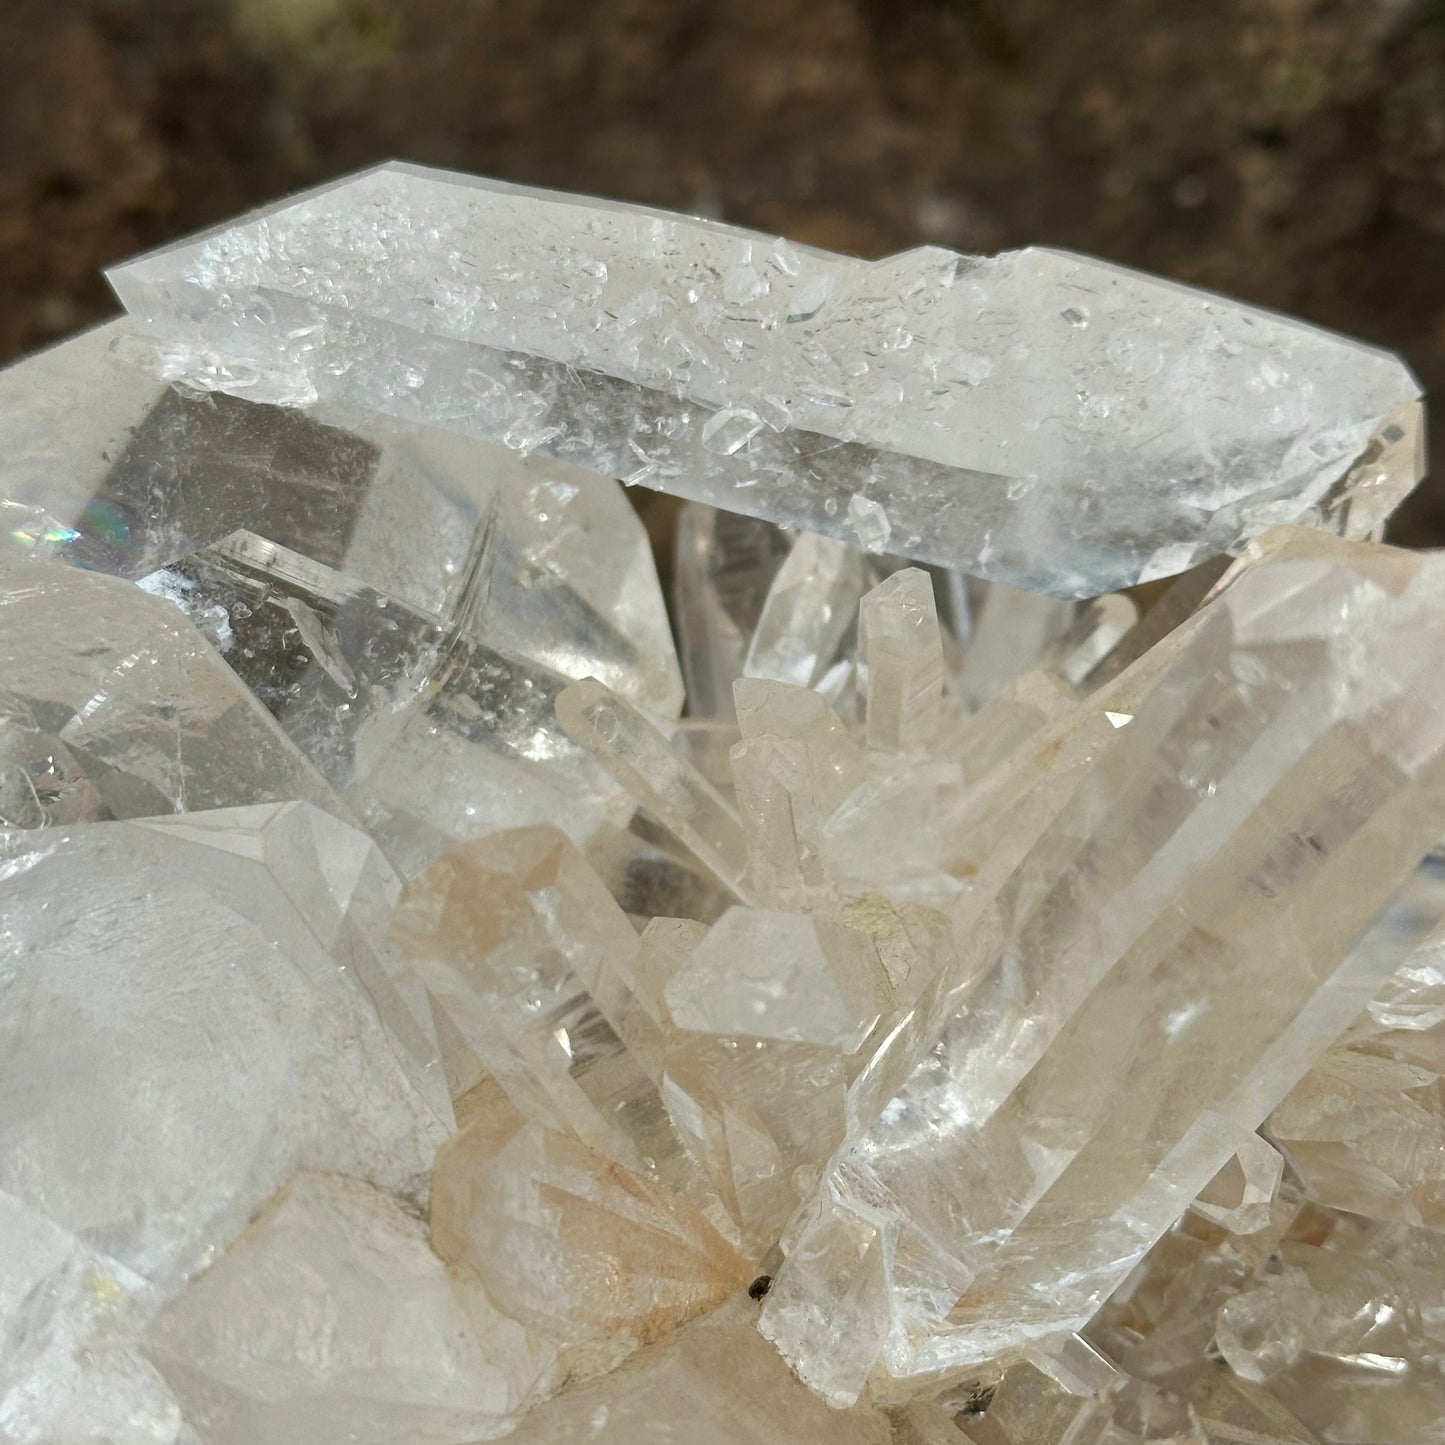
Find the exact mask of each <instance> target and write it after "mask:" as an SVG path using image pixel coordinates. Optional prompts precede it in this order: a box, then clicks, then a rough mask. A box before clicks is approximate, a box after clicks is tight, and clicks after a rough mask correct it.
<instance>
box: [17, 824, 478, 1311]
mask: <svg viewBox="0 0 1445 1445" xmlns="http://www.w3.org/2000/svg"><path fill="white" fill-rule="evenodd" d="M0 877H3V879H4V885H3V886H4V895H5V910H4V914H3V918H0V979H3V980H4V981H5V984H6V989H5V993H6V997H7V1000H8V1006H7V1007H6V1008H5V1009H4V1010H3V1011H0V1190H3V1191H7V1192H8V1193H10V1194H12V1195H14V1196H15V1197H16V1198H17V1199H18V1200H20V1201H21V1202H22V1203H23V1204H25V1205H26V1206H28V1207H29V1208H31V1209H33V1210H35V1211H37V1212H38V1213H40V1214H42V1215H45V1216H47V1217H48V1218H50V1219H51V1220H53V1221H54V1222H55V1223H56V1224H57V1225H59V1226H61V1227H62V1228H64V1229H66V1230H68V1231H69V1232H70V1233H71V1234H73V1235H74V1236H75V1237H76V1238H77V1239H78V1240H80V1241H81V1242H82V1243H83V1244H85V1245H86V1246H87V1247H89V1248H90V1249H93V1250H95V1251H97V1252H98V1253H101V1254H104V1255H107V1256H108V1257H110V1258H112V1259H114V1260H116V1261H118V1262H119V1263H120V1264H121V1265H123V1266H124V1267H125V1268H126V1269H128V1270H130V1271H131V1272H133V1273H134V1274H136V1275H138V1276H140V1277H142V1278H143V1279H145V1280H147V1281H149V1282H150V1283H151V1284H153V1285H155V1286H157V1287H159V1288H163V1289H171V1288H174V1287H175V1286H176V1285H177V1284H179V1283H180V1282H181V1281H183V1280H184V1279H185V1278H186V1277H187V1276H188V1275H189V1274H191V1273H192V1272H193V1271H195V1270H196V1269H197V1268H199V1267H200V1266H201V1265H202V1264H203V1263H204V1262H205V1260H206V1259H207V1257H208V1255H209V1254H210V1252H211V1251H213V1250H214V1249H216V1248H218V1247H220V1246H223V1245H225V1244H226V1243H227V1242H228V1241H229V1240H230V1238H231V1237H232V1236H233V1235H234V1234H235V1232H236V1231H237V1230H239V1229H240V1228H241V1227H242V1226H244V1224H245V1223H246V1221H247V1220H248V1219H249V1218H250V1217H251V1215H252V1214H253V1213H254V1212H255V1211H256V1209H257V1208H259V1207H260V1205H261V1204H263V1203H264V1202H265V1201H266V1199H267V1198H268V1197H269V1196H270V1195H271V1194H272V1193H273V1192H274V1191H275V1190H276V1189H277V1188H279V1187H280V1186H281V1185H282V1184H284V1183H285V1181H286V1180H287V1179H288V1178H289V1177H290V1175H291V1173H292V1172H293V1171H294V1170H295V1169H297V1168H298V1167H301V1166H307V1167H313V1168H326V1169H337V1170H342V1171H346V1172H350V1173H354V1174H357V1175H360V1176H362V1177H365V1178H369V1179H372V1180H374V1181H375V1182H376V1183H378V1184H380V1185H383V1186H385V1187H388V1188H391V1189H395V1190H398V1191H405V1190H410V1191H417V1190H419V1189H422V1188H423V1187H424V1184H425V1180H426V1177H427V1174H428V1172H429V1170H430V1168H431V1164H432V1159H433V1156H434V1154H435V1151H436V1147H437V1145H438V1144H439V1143H440V1142H441V1141H442V1140H443V1139H444V1138H445V1137H446V1134H447V1132H448V1130H449V1129H450V1127H451V1118H450V1110H449V1108H448V1106H447V1100H446V1096H445V1093H444V1092H442V1091H441V1089H440V1087H439V1086H440V1083H441V1080H440V1076H439V1071H437V1070H436V1069H435V1068H432V1069H430V1070H429V1069H428V1068H427V1066H426V1060H425V1059H424V1058H421V1057H417V1054H419V1053H422V1052H424V1050H425V1048H426V1039H425V1035H424V1034H422V1033H420V1032H419V1031H418V1028H417V1025H416V1024H415V1022H414V1021H413V1016H412V1014H411V1012H410V1010H409V1009H408V1007H407V1003H406V999H405V995H404V993H403V992H402V991H400V990H398V989H397V988H396V987H395V985H394V984H392V982H391V978H390V975H389V973H388V971H387V967H386V965H385V964H384V963H382V962H381V961H380V960H378V958H377V956H376V955H375V953H374V952H373V951H372V945H371V943H370V941H369V939H368V937H367V936H366V935H367V934H368V933H372V932H373V930H374V929H375V926H376V922H377V917H378V916H380V917H381V918H384V917H385V916H386V908H387V906H388V905H387V900H386V899H385V896H384V895H385V894H386V893H387V892H389V893H390V895H391V897H392V898H394V897H395V894H396V890H397V884H396V880H395V878H394V876H393V875H391V874H390V871H389V870H387V869H386V868H385V865H384V864H382V863H381V861H380V859H379V858H378V857H377V855H376V853H375V850H374V849H373V847H372V845H371V844H370V843H369V842H368V841H367V840H366V838H365V837H364V836H363V835H361V834H359V833H357V832H356V831H355V830H354V829H352V828H349V827H347V826H345V825H344V824H342V823H340V822H338V821H337V820H335V819H333V818H330V817H328V816H327V815H325V814H322V813H320V812H318V811H317V810H315V809H313V808H310V807H308V806H307V805H304V804H294V803H293V804H281V805H278V806H268V807H258V808H246V809H236V810H223V811H215V812H208V813H197V814H186V815H182V816H180V817H175V818H160V819H153V820H147V821H144V822H134V823H103V824H96V825H89V826H78V827H74V828H48V829H44V830H40V831H37V832H8V833H0ZM377 892H380V893H381V894H382V895H383V897H382V898H380V899H377V898H376V897H375V896H374V895H375V894H376V893H377ZM368 895H373V896H372V897H370V898H369V897H368ZM358 923H360V924H362V925H366V927H365V928H362V927H358V926H357V925H358ZM407 1039H411V1040H413V1041H414V1045H415V1052H412V1051H409V1050H408V1049H407V1048H406V1047H405V1045H404V1041H405V1040H407ZM117 1101H124V1108H123V1111H122V1112H121V1115H120V1122H119V1123H118V1122H117V1120H116V1103H117ZM0 1268H3V1264H0Z"/></svg>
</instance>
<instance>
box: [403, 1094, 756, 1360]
mask: <svg viewBox="0 0 1445 1445" xmlns="http://www.w3.org/2000/svg"><path fill="white" fill-rule="evenodd" d="M478 1094H479V1095H480V1097H478V1098H475V1099H473V1100H472V1101H471V1102H470V1103H469V1105H468V1109H469V1118H468V1121H467V1122H466V1123H465V1124H464V1125H463V1127H462V1128H461V1129H460V1130H459V1131H458V1133H457V1134H456V1135H454V1136H453V1138H451V1139H450V1140H448V1142H447V1143H446V1144H445V1145H444V1146H443V1147H442V1149H441V1150H440V1151H439V1152H438V1155H437V1165H436V1170H435V1173H434V1174H433V1176H432V1192H431V1237H432V1244H433V1246H434V1248H435V1249H436V1251H437V1253H438V1254H439V1255H441V1257H442V1258H443V1259H444V1260H446V1262H447V1263H448V1264H449V1265H450V1266H451V1267H452V1268H453V1270H454V1271H455V1272H457V1273H459V1274H461V1275H464V1276H466V1277H468V1278H472V1279H477V1280H480V1281H481V1283H482V1284H483V1285H484V1286H485V1288H486V1290H487V1294H488V1296H489V1298H491V1299H492V1300H494V1301H495V1302H496V1303H497V1304H498V1305H499V1306H500V1307H501V1308H502V1309H503V1310H504V1311H505V1312H506V1313H507V1314H508V1315H509V1316H511V1317H512V1318H513V1319H516V1320H519V1321H521V1322H522V1323H523V1324H524V1325H526V1326H527V1327H528V1328H529V1329H530V1330H532V1331H534V1332H535V1333H536V1334H537V1335H538V1336H539V1337H540V1338H542V1339H546V1340H550V1341H552V1342H553V1343H554V1344H555V1345H556V1347H557V1349H558V1350H559V1352H560V1354H561V1359H562V1364H563V1368H564V1369H565V1370H566V1371H567V1373H568V1375H569V1376H570V1377H571V1378H581V1377H585V1376H588V1375H593V1374H598V1373H601V1372H603V1371H605V1370H607V1369H610V1368H612V1367H613V1366H615V1365H616V1364H617V1363H618V1362H619V1361H620V1360H621V1359H622V1358H624V1357H625V1356H626V1355H628V1354H630V1353H631V1352H632V1351H633V1350H634V1349H636V1348H637V1347H638V1346H639V1345H643V1344H646V1343H648V1342H649V1341H651V1340H654V1339H658V1338H660V1337H661V1336H663V1335H665V1334H667V1333H668V1332H669V1331H670V1330H672V1329H675V1328H676V1327H677V1326H678V1325H680V1324H682V1323H684V1322H685V1321H687V1320H689V1319H691V1318H692V1317H693V1316H694V1315H698V1314H703V1313H706V1312H707V1311H708V1310H710V1309H713V1308H715V1307H716V1306H718V1305H719V1304H721V1303H722V1302H723V1301H724V1300H725V1299H727V1298H728V1296H729V1295H734V1294H737V1293H738V1292H739V1291H741V1290H743V1289H745V1288H746V1287H747V1284H748V1282H749V1280H750V1279H751V1278H752V1274H751V1273H750V1272H749V1267H748V1266H747V1265H746V1264H745V1263H744V1261H743V1260H742V1259H741V1258H740V1257H739V1256H738V1254H737V1253H736V1251H734V1250H733V1249H732V1248H731V1246H730V1245H729V1244H728V1243H727V1242H726V1241H725V1240H724V1239H723V1238H722V1236H721V1235H719V1234H718V1232H717V1230H715V1229H714V1228H713V1227H712V1225H711V1224H709V1223H708V1221H707V1219H706V1218H705V1217H704V1216H703V1215H702V1213H701V1212H700V1211H699V1210H698V1209H697V1207H696V1206H695V1205H692V1204H690V1203H689V1202H688V1201H687V1200H686V1199H684V1198H683V1197H682V1196H680V1195H678V1194H674V1193H673V1192H672V1191H670V1190H668V1189H665V1188H662V1187H660V1186H659V1185H657V1184H654V1183H652V1182H651V1181H650V1180H648V1179H646V1178H644V1177H642V1176H641V1175H638V1174H634V1173H632V1172H631V1171H630V1170H627V1169H624V1168H623V1167H622V1166H621V1165H619V1164H617V1163H615V1162H613V1161H612V1160H610V1159H608V1158H606V1157H605V1156H604V1155H601V1154H597V1153H594V1152H593V1151H592V1150H590V1149H588V1148H587V1147H586V1146H585V1145H583V1144H581V1143H579V1142H578V1141H577V1140H576V1139H574V1138H570V1137H568V1136H567V1135H564V1134H559V1133H557V1132H555V1131H553V1130H551V1129H547V1128H545V1127H544V1126H543V1125H541V1124H539V1123H536V1122H529V1121H528V1120H527V1119H525V1118H523V1117H522V1116H521V1115H520V1114H518V1113H517V1112H516V1110H515V1109H514V1108H513V1107H512V1106H511V1104H510V1103H509V1102H508V1101H507V1099H506V1096H505V1095H504V1094H502V1092H501V1090H500V1089H498V1088H497V1087H496V1086H495V1085H494V1084H490V1083H488V1084H483V1085H482V1086H481V1088H480V1090H479V1091H478Z"/></svg>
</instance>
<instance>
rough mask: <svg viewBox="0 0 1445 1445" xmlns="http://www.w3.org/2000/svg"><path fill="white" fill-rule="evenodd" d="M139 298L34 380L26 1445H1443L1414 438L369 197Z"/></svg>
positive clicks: (515, 204)
mask: <svg viewBox="0 0 1445 1445" xmlns="http://www.w3.org/2000/svg"><path fill="white" fill-rule="evenodd" d="M111 279H112V282H113V285H114V287H115V289H116V291H117V293H118V295H119V296H120V298H121V300H122V301H123V302H124V304H125V307H126V312H127V314H126V315H125V316H124V317H123V318H122V319H120V320H118V321H115V322H113V323H110V324H108V325H106V326H102V327H101V328H99V329H98V330H95V331H92V332H89V333H87V334H85V335H82V336H79V337H77V338H75V339H73V340H71V341H69V342H66V343H64V344H62V345H60V346H58V347H56V348H55V349H54V350H52V351H50V352H47V353H45V354H43V355H40V356H37V357H35V358H33V359H30V360H28V361H25V362H22V363H20V364H18V365H16V366H14V367H12V368H11V369H9V370H8V371H6V372H4V373H0V1445H262V1442H264V1445H343V1442H345V1445H478V1442H481V1441H485V1440H492V1439H498V1438H502V1437H510V1438H513V1439H515V1440H517V1441H518V1442H533V1441H535V1442H552V1441H597V1442H615V1445H643V1442H652V1441H656V1442H662V1441H684V1440H686V1441H698V1442H703V1445H710V1442H717V1445H751V1442H757V1445H772V1442H778V1441H787V1442H792V1445H813V1442H816V1445H889V1442H894V1445H1145V1442H1153V1445H1306V1442H1316V1445H1439V1442H1445V1083H1442V1076H1445V841H1442V840H1445V556H1436V555H1432V554H1428V553H1418V554H1410V553H1405V552H1401V551H1397V550H1395V549H1392V548H1390V547H1387V546H1385V545H1383V544H1382V543H1381V542H1380V541H1379V540H1378V535H1379V532H1380V529H1381V527H1382V525H1383V523H1384V521H1385V519H1386V518H1387V516H1388V515H1389V513H1390V511H1391V510H1392V508H1393V507H1394V506H1395V505H1396V504H1397V503H1398V502H1399V500H1400V499H1401V498H1402V497H1403V496H1404V495H1406V493H1407V492H1408V491H1409V490H1410V488H1411V487H1412V486H1413V485H1414V484H1415V482H1416V481H1417V480H1418V479H1419V471H1420V462H1419V459H1420V455H1421V434H1422V431H1421V429H1422V413H1421V402H1420V397H1419V393H1418V388H1417V386H1416V384H1415V383H1414V381H1413V379H1412V378H1411V377H1410V375H1409V373H1408V372H1407V371H1406V370H1405V369H1404V367H1403V366H1401V365H1400V363H1399V362H1397V361H1396V360H1395V359H1393V358H1392V357H1389V356H1387V355H1384V354H1381V353H1379V352H1376V351H1372V350H1370V349H1368V348H1366V347H1364V346H1361V345H1358V344H1355V343H1353V342H1350V341H1348V340H1346V339H1343V338H1340V337H1336V336H1332V335H1329V334H1327V333H1324V332H1321V331H1318V330H1315V329H1313V328H1310V327H1306V326H1303V325H1300V324H1297V323H1295V322H1292V321H1289V320H1286V319H1283V318H1280V317H1277V316H1272V315H1267V314H1264V313H1261V312H1258V311H1254V310H1251V309H1249V308H1247V307H1243V306H1239V305H1236V304H1234V303H1232V302H1229V301H1226V300H1223V299H1221V298H1219V297H1215V296H1210V295H1205V294H1203V293H1199V292H1196V291H1192V290H1189V289H1187V288H1183V287H1180V286H1176V285H1173V284H1171V283H1168V282H1164V281H1160V280H1156V279H1153V278H1150V277H1146V276H1141V275H1138V274H1135V273H1132V272H1128V271H1124V270H1121V269H1119V268H1116V267H1113V266H1109V265H1105V264H1103V263H1101V262H1097V261H1093V260H1090V259H1088V258H1085V257H1080V256H1072V255H1066V254H1063V253H1059V252H1051V251H1038V250H1027V251H1021V252H1016V253H1012V254H1008V255H1003V256H998V257H994V258H977V257H964V256H957V255H954V254H952V253H949V252H944V251H941V250H931V249H929V250H922V251H916V252H910V253H908V254H906V255H904V256H900V257H895V258H893V259H891V260H887V261H881V262H863V261H858V260H852V259H848V258H844V257H839V256H833V255H829V254H826V253H823V252H818V251H813V250H809V249H807V248H805V247H799V246H794V245H790V244H788V243H787V242H784V241H780V240H775V239H773V238H769V237H764V236H759V235H754V234H751V233H748V232H744V231H739V230H736V229H733V228H730V227H726V226H722V225H719V224H715V223H712V222H707V221H700V220H693V219H689V218H685V217H680V216H672V215H666V214H662V213H657V212H651V211H645V210H641V209H638V208H633V207H625V206H619V205H612V204H608V203H602V202H593V201H586V200H581V199H578V198H576V197H570V196H562V195H553V194H548V193H543V192H533V191H527V190H522V189H519V188H516V187H511V186H505V185H500V184H495V183H490V182H483V181H478V180H474V179H472V178H469V177H461V176H454V175H449V174H443V173H438V172H428V171H422V170H419V169H417V168H415V167H410V166H400V165H394V166H386V167H383V168H381V169H379V170H376V171H373V172H370V173H367V174H365V175H362V176H359V177H355V178H352V179H348V180H345V181H342V182H339V183H336V184H335V185H332V186H329V187H326V188H324V189H322V190H320V191H317V192H314V193H312V194H310V195H306V196H303V197H300V198H299V199H296V200H292V201H289V202H285V203H282V204H281V205H279V206H277V207H275V208H273V209H271V210H269V211H266V212H263V213H260V214H258V215H255V216H252V217H248V218H243V219H242V220H240V221H237V222H236V223H234V224H232V225H228V226H225V227H222V228H221V229H219V230H217V231H215V232H214V233H212V234H210V235H206V236H202V237H199V238H196V239H194V240H191V241H187V242H184V243H181V244H179V245H176V246H174V247H171V248H169V249H167V250H164V251H161V252H159V253H157V254H155V255H152V256H148V257H143V258H141V259H140V260H137V261H134V262H132V263H130V264H128V265H125V266H122V267H120V268H119V269H118V270H116V271H115V272H114V273H113V275H112V278H111ZM620 483H632V484H641V485H643V486H646V487H650V488H654V489H658V490H661V491H665V492H672V493H674V494H676V495H677V496H679V497H681V498H683V499H685V500H684V501H682V502H681V503H680V504H678V505H677V508H676V517H677V526H676V538H675V544H674V545H673V546H672V547H671V548H670V549H666V556H667V563H668V565H667V568H666V570H667V571H668V572H669V573H670V582H671V586H670V596H668V597H665V594H664V589H663V587H662V586H661V584H660V582H659V574H658V569H657V566H656V563H655V561H654V550H653V547H652V545H651V543H650V542H649V539H648V536H647V534H646V533H645V531H644V529H643V527H642V524H641V522H640V521H639V520H638V518H637V515H636V514H635V513H634V511H633V509H632V507H631V505H630V503H629V500H628V497H627V495H626V493H625V492H624V490H623V488H622V486H621V485H619V484H620ZM1143 584H1149V585H1147V586H1146V585H1143Z"/></svg>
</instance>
